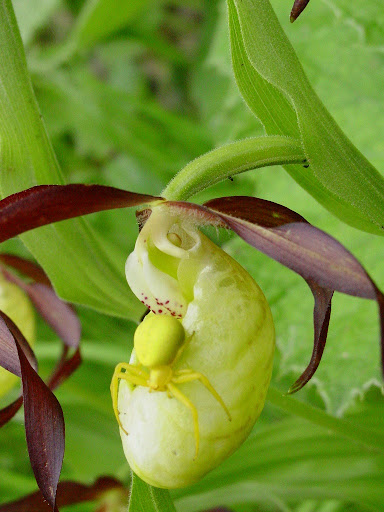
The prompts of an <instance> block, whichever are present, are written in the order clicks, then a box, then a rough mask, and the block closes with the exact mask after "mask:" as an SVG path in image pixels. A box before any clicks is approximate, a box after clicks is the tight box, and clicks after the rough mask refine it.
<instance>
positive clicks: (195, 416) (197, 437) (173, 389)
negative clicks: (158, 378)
mask: <svg viewBox="0 0 384 512" xmlns="http://www.w3.org/2000/svg"><path fill="white" fill-rule="evenodd" d="M167 390H169V391H170V392H171V394H172V395H173V396H174V397H175V398H176V399H177V400H178V401H179V402H181V403H182V404H184V405H185V406H186V407H188V409H190V411H191V413H192V416H193V426H194V430H195V440H196V451H195V456H194V459H196V457H197V454H198V453H199V445H200V434H199V417H198V413H197V409H196V407H195V406H194V405H193V403H192V402H191V401H190V400H189V398H187V397H186V396H185V395H184V393H182V392H181V391H180V390H179V389H178V388H177V387H176V386H175V385H174V384H171V383H170V382H169V383H168V384H167Z"/></svg>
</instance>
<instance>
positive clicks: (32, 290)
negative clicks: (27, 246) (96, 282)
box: [0, 258, 81, 348]
mask: <svg viewBox="0 0 384 512" xmlns="http://www.w3.org/2000/svg"><path fill="white" fill-rule="evenodd" d="M20 260H21V261H22V262H23V263H32V262H28V261H27V260H23V259H22V258H20ZM36 268H37V269H38V268H39V267H38V266H37V265H36ZM0 270H1V272H2V273H3V275H4V277H5V278H6V279H7V280H8V281H10V282H12V283H14V284H16V285H17V286H19V287H20V288H21V289H22V290H24V291H25V293H26V294H27V295H28V297H29V298H30V299H31V301H32V303H33V305H34V306H35V308H36V309H37V311H38V312H39V313H40V315H41V316H42V318H43V319H44V320H45V321H46V323H47V324H48V325H49V326H50V327H51V328H52V329H53V330H54V331H55V332H56V334H57V335H58V336H59V337H60V338H61V339H62V340H63V342H64V343H65V344H66V345H68V346H69V347H75V348H76V347H78V346H79V342H80V336H81V324H80V321H79V319H78V316H77V314H76V312H75V310H74V308H73V307H72V306H71V305H70V304H68V303H66V302H64V301H63V300H62V299H60V298H59V297H58V296H57V295H56V293H55V291H54V290H53V288H52V286H51V284H50V281H49V279H48V278H47V280H48V284H45V283H42V282H37V283H26V282H25V281H23V280H22V279H20V277H18V276H17V275H15V274H13V273H12V272H9V271H8V270H7V269H5V268H1V265H0Z"/></svg>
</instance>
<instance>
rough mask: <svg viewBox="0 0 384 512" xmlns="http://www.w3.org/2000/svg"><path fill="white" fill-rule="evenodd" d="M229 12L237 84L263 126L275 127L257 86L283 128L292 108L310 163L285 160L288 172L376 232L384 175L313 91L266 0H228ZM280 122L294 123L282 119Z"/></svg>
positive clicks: (351, 221)
mask: <svg viewBox="0 0 384 512" xmlns="http://www.w3.org/2000/svg"><path fill="white" fill-rule="evenodd" d="M229 16H230V28H231V39H232V58H233V64H234V71H235V75H236V77H237V81H238V85H239V87H240V89H241V91H242V93H243V95H244V97H245V99H246V101H247V103H248V105H249V106H250V108H251V109H252V110H253V111H254V113H255V114H256V115H257V116H258V117H259V118H260V120H261V121H262V122H263V124H264V123H265V129H266V131H267V133H276V131H275V130H276V128H273V126H271V111H270V107H268V105H265V104H263V108H260V100H259V96H258V95H259V90H263V93H262V97H263V98H264V97H265V96H266V94H270V96H271V105H273V104H274V105H275V109H274V112H273V113H272V117H273V118H274V121H275V124H277V126H278V129H279V130H283V132H284V133H285V132H286V130H287V124H286V118H287V116H288V117H292V109H294V112H296V115H297V122H298V126H299V130H300V134H301V137H302V142H303V146H304V150H305V153H306V156H307V159H308V161H309V163H310V167H309V168H308V169H305V168H302V167H301V168H298V167H292V168H291V169H290V170H289V172H291V173H292V175H293V176H294V178H295V179H296V180H297V181H298V182H299V184H300V185H301V186H303V187H304V188H305V189H306V190H308V191H309V192H310V193H311V194H312V195H313V196H314V197H315V198H316V199H317V200H318V201H319V202H320V203H321V204H323V205H324V206H325V207H326V208H328V209H329V210H330V211H332V213H334V214H335V215H337V216H338V217H339V218H341V219H342V220H344V221H345V222H347V223H349V224H352V225H354V226H355V227H358V228H359V229H363V230H366V231H368V232H373V233H377V234H382V232H383V227H382V226H383V225H384V222H383V220H384V218H383V214H382V211H383V207H384V200H383V197H384V180H383V179H382V177H381V175H380V174H379V173H378V172H377V171H376V170H375V169H374V167H373V166H372V165H371V164H370V163H369V162H368V161H367V160H366V159H365V158H364V157H363V155H361V153H360V152H359V151H358V150H357V149H356V148H355V147H354V146H353V144H352V143H351V142H350V141H349V140H348V139H347V137H346V136H345V135H344V134H343V133H342V131H341V130H340V128H339V127H338V125H337V124H336V123H335V121H334V120H333V118H332V117H331V116H330V114H329V113H328V111H327V110H326V108H325V107H324V106H323V104H322V103H321V101H320V100H319V98H318V97H317V96H316V94H315V92H314V91H313V89H312V88H311V86H310V84H309V82H308V79H307V77H306V75H305V74H304V71H303V69H302V67H301V65H300V63H299V60H298V59H297V56H296V54H295V52H294V50H293V48H292V46H291V45H290V43H289V41H288V39H287V38H286V36H285V34H284V33H283V31H282V29H281V26H280V25H279V22H278V20H277V18H276V15H275V14H274V12H273V10H272V8H271V6H270V3H269V1H268V0H244V1H242V2H237V1H236V2H235V1H232V0H229ZM256 76H257V77H258V81H257V82H256V81H255V79H256ZM255 83H257V84H263V85H262V89H260V87H261V86H260V85H259V86H256V87H254V84H255ZM287 101H288V102H290V103H291V105H292V107H291V106H289V103H288V104H287ZM265 106H266V107H267V108H266V109H265ZM266 110H267V112H266ZM288 127H292V128H294V125H293V124H292V123H291V122H289V125H288ZM289 129H291V128H289Z"/></svg>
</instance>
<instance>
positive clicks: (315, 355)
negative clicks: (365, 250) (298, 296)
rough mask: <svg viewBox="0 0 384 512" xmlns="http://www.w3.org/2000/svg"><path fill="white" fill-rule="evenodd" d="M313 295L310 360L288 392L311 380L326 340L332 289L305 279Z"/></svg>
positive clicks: (293, 391) (292, 391) (297, 389)
mask: <svg viewBox="0 0 384 512" xmlns="http://www.w3.org/2000/svg"><path fill="white" fill-rule="evenodd" d="M307 283H308V285H309V287H310V288H311V291H312V293H313V297H314V299H315V307H314V310H313V324H314V331H315V335H314V342H313V351H312V356H311V360H310V362H309V364H308V366H307V368H306V369H305V370H304V372H303V373H302V374H301V375H300V377H299V378H298V379H297V380H296V382H294V384H292V386H291V387H290V388H289V390H288V393H296V391H299V390H300V389H301V388H302V387H303V386H305V384H306V383H307V382H309V381H310V380H311V378H312V377H313V375H314V374H315V371H316V370H317V368H318V366H319V364H320V361H321V358H322V356H323V352H324V348H325V344H326V341H327V334H328V326H329V320H330V317H331V301H332V296H333V290H327V289H326V288H322V287H321V286H318V285H317V284H316V283H313V282H311V281H307Z"/></svg>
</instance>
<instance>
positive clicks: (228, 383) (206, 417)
mask: <svg viewBox="0 0 384 512" xmlns="http://www.w3.org/2000/svg"><path fill="white" fill-rule="evenodd" d="M170 233H175V235H176V236H175V237H174V236H169V234H170ZM180 242H181V243H180ZM126 272H127V279H128V282H129V284H130V286H131V288H132V290H133V291H134V293H136V295H137V296H138V297H139V298H140V299H141V300H143V301H144V302H146V304H147V305H148V306H149V307H150V308H151V310H152V311H153V313H154V314H156V315H159V314H160V315H171V316H176V317H177V318H179V319H180V322H181V324H182V327H183V329H184V331H185V335H186V337H188V338H190V341H189V343H188V344H187V346H186V348H185V350H183V352H182V355H181V357H180V358H179V359H177V361H176V363H175V364H172V371H173V372H174V374H175V373H177V372H180V371H182V370H184V369H185V370H191V369H192V370H194V371H195V372H199V373H200V374H202V375H204V376H205V377H207V379H209V382H210V384H211V385H212V387H213V388H214V390H215V391H216V392H217V394H218V395H219V396H220V398H221V399H222V401H223V403H224V404H225V406H226V407H227V408H228V411H229V413H230V417H231V420H232V421H229V420H228V416H227V414H226V412H225V410H224V408H223V407H222V406H220V405H219V404H218V402H217V399H216V398H215V397H214V396H213V395H212V393H210V392H209V391H208V390H207V389H206V388H205V387H204V386H203V385H202V384H201V382H198V381H193V382H185V383H180V384H178V387H179V389H180V391H181V392H182V393H183V394H184V395H185V396H186V397H187V399H188V400H189V401H190V402H191V403H192V404H193V405H194V406H195V408H196V411H197V414H198V426H199V441H200V446H199V450H198V455H197V457H196V445H195V431H194V421H193V418H192V414H191V410H190V409H188V408H187V407H186V406H185V404H183V403H181V402H180V401H179V400H176V399H175V398H170V397H169V396H168V394H167V392H166V391H154V390H152V392H150V391H149V388H148V387H147V386H148V384H147V383H146V385H145V386H144V385H132V384H131V383H130V382H126V381H124V380H121V381H120V386H119V392H118V404H117V409H118V412H119V419H120V422H121V425H122V429H121V430H120V433H121V437H122V442H123V448H124V452H125V455H126V457H127V460H128V462H129V464H130V466H131V468H132V469H133V471H135V472H136V473H137V474H138V475H139V476H140V477H141V478H142V479H143V480H145V481H146V482H148V483H149V484H151V485H154V486H157V487H164V488H177V487H183V486H186V485H190V484H192V483H194V482H196V481H198V480H199V479H200V478H202V476H204V475H205V474H206V473H207V472H208V471H210V470H211V469H213V468H214V467H216V466H217V465H218V464H220V463H221V462H222V461H223V460H224V459H225V458H227V457H228V456H229V455H230V454H231V453H232V452H233V451H234V450H236V449H237V448H238V446H239V445H240V444H241V443H242V442H243V441H244V440H245V438H246V437H247V436H248V434H249V432H250V430H251V429H252V426H253V424H254V423H255V421H256V419H257V417H258V416H259V414H260V412H261V410H262V408H263V405H264V401H265V396H266V392H267V389H268V385H269V381H270V377H271V372H272V360H273V353H274V327H273V321H272V316H271V312H270V309H269V306H268V304H267V302H266V299H265V297H264V295H263V294H262V292H261V290H260V288H259V287H258V286H257V284H256V283H255V282H254V281H253V279H252V278H251V277H250V276H249V274H248V273H247V272H246V271H245V270H244V269H243V268H242V267H240V266H239V265H238V264H237V263H236V262H235V261H234V260H233V259H232V258H230V256H228V255H227V254H226V253H225V252H224V251H222V250H221V249H220V248H219V247H217V246H216V245H215V244H213V243H212V242H211V241H210V240H209V239H208V238H206V237H205V236H204V235H203V234H202V233H201V232H200V231H199V230H198V229H197V228H195V227H194V226H193V225H192V224H191V223H188V222H187V221H184V220H182V219H181V220H180V218H178V217H176V216H175V215H172V214H169V212H167V209H166V207H156V208H154V210H153V213H152V215H151V217H150V218H149V220H148V221H147V223H146V224H145V226H144V227H143V229H142V231H141V233H140V235H139V238H138V241H137V243H136V247H135V251H134V253H133V254H131V255H130V257H129V258H128V261H127V266H126ZM142 294H143V295H142ZM159 302H160V303H161V304H159ZM165 306H167V307H165ZM181 306H182V307H181ZM160 310H161V311H160ZM149 334H150V333H149ZM149 337H150V336H149ZM141 357H142V356H141V355H139V356H138V354H136V352H135V350H134V351H133V352H132V356H131V359H130V361H129V364H130V365H134V366H135V365H136V368H137V364H138V363H140V362H141V361H140V359H141ZM152 362H153V361H151V363H152ZM127 366H129V365H128V363H127ZM135 371H136V370H135Z"/></svg>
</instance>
